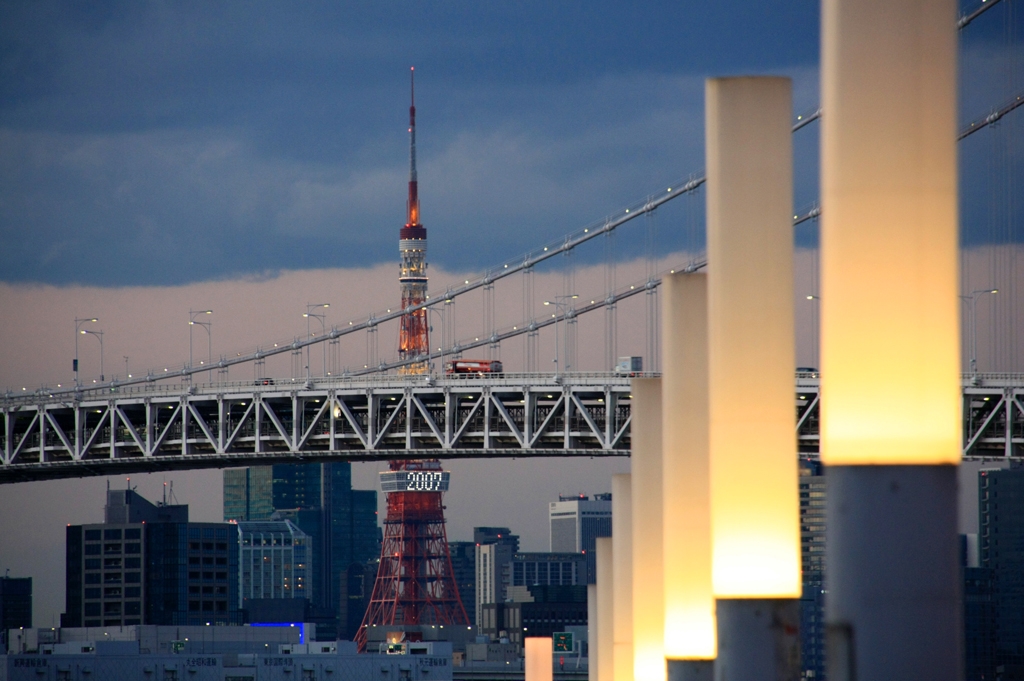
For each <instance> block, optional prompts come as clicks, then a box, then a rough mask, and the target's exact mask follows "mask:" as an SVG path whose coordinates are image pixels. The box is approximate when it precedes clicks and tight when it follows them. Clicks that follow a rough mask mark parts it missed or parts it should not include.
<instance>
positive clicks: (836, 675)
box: [821, 0, 963, 681]
mask: <svg viewBox="0 0 1024 681" xmlns="http://www.w3.org/2000/svg"><path fill="white" fill-rule="evenodd" d="M956 11H957V6H956V3H955V2H953V0H932V1H929V2H923V1H922V0H884V1H881V0H824V2H823V6H822V86H821V89H822V108H823V111H824V114H823V117H822V162H821V192H822V204H823V206H825V208H824V211H823V213H822V215H823V217H822V228H821V232H822V252H821V253H822V255H821V262H822V286H821V289H822V293H821V298H822V301H821V320H822V326H821V339H822V342H821V345H822V353H821V354H822V406H821V454H822V460H823V461H824V462H825V463H826V464H827V468H826V474H827V475H828V502H827V504H828V511H827V516H826V519H827V523H826V527H827V544H828V580H827V581H828V598H827V599H826V617H825V619H826V625H827V639H828V649H829V650H828V654H827V659H828V666H829V678H831V679H847V678H853V677H852V674H853V673H854V671H855V673H856V678H860V679H878V680H880V681H885V680H887V679H906V678H920V679H931V680H935V681H944V680H947V679H949V680H953V679H959V678H961V675H962V673H963V663H962V645H963V639H962V634H961V627H962V622H961V619H960V618H961V614H960V607H961V604H960V593H959V592H960V588H959V586H960V584H959V582H960V578H959V569H958V563H957V534H956V532H957V524H956V505H957V504H956V466H957V464H958V463H959V460H960V432H959V429H960V425H959V421H960V381H959V378H960V377H959V371H960V366H959V353H960V342H959V339H960V326H959V309H958V305H957V304H958V298H957V294H958V293H959V290H958V289H959V286H958V259H957V258H958V243H957V219H958V216H957V171H956V108H957V90H956V69H957V32H956V28H955V22H954V21H953V20H952V19H953V17H955V16H956ZM895 375H898V376H899V382H900V390H899V395H896V394H895V393H894V392H893V391H890V390H885V389H884V388H882V389H880V388H881V387H882V386H884V385H885V383H886V382H887V381H889V380H891V378H892V377H893V376H895Z"/></svg>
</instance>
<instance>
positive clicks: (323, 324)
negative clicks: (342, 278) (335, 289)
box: [302, 303, 331, 381]
mask: <svg viewBox="0 0 1024 681" xmlns="http://www.w3.org/2000/svg"><path fill="white" fill-rule="evenodd" d="M330 306H331V304H330V303H315V304H314V303H306V312H305V313H304V314H303V315H302V316H303V317H305V318H306V341H307V342H308V341H309V339H310V338H311V335H310V329H309V318H310V317H315V318H316V319H318V320H319V321H320V330H321V332H323V334H324V335H325V336H326V335H327V321H326V320H327V313H326V312H320V313H317V312H313V310H317V309H320V308H324V309H327V308H329V307H330ZM321 346H322V348H323V351H324V352H323V355H324V359H323V363H324V365H323V370H324V376H327V346H326V345H323V344H322V343H321ZM306 380H307V381H308V380H309V346H308V345H307V346H306Z"/></svg>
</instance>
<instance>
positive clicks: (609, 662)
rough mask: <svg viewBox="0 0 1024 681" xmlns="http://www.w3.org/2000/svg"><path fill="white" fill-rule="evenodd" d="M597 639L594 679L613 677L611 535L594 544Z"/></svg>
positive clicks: (606, 680)
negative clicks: (595, 675)
mask: <svg viewBox="0 0 1024 681" xmlns="http://www.w3.org/2000/svg"><path fill="white" fill-rule="evenodd" d="M594 550H595V552H596V553H597V566H596V568H597V569H596V572H597V639H596V640H595V641H594V642H593V645H594V651H595V653H596V655H595V657H596V661H597V680H598V681H615V666H614V657H615V656H614V648H615V597H614V594H615V585H614V584H613V583H612V578H613V577H614V572H615V570H614V562H613V555H612V554H613V551H614V548H613V546H612V538H611V537H598V538H597V546H596V547H595V549H594Z"/></svg>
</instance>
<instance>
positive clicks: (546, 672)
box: [523, 636, 555, 681]
mask: <svg viewBox="0 0 1024 681" xmlns="http://www.w3.org/2000/svg"><path fill="white" fill-rule="evenodd" d="M523 643H524V644H525V645H524V647H525V649H526V650H525V653H526V660H525V667H526V669H525V674H524V681H552V679H553V677H554V674H555V672H554V665H553V663H552V662H553V656H554V653H553V652H552V648H551V646H552V643H551V637H550V636H527V637H526V638H524V639H523Z"/></svg>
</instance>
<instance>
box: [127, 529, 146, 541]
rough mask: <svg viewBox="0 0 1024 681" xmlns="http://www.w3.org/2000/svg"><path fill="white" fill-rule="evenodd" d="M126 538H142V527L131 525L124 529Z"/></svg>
mask: <svg viewBox="0 0 1024 681" xmlns="http://www.w3.org/2000/svg"><path fill="white" fill-rule="evenodd" d="M124 538H125V539H142V528H140V527H130V528H128V529H127V530H125V531H124Z"/></svg>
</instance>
